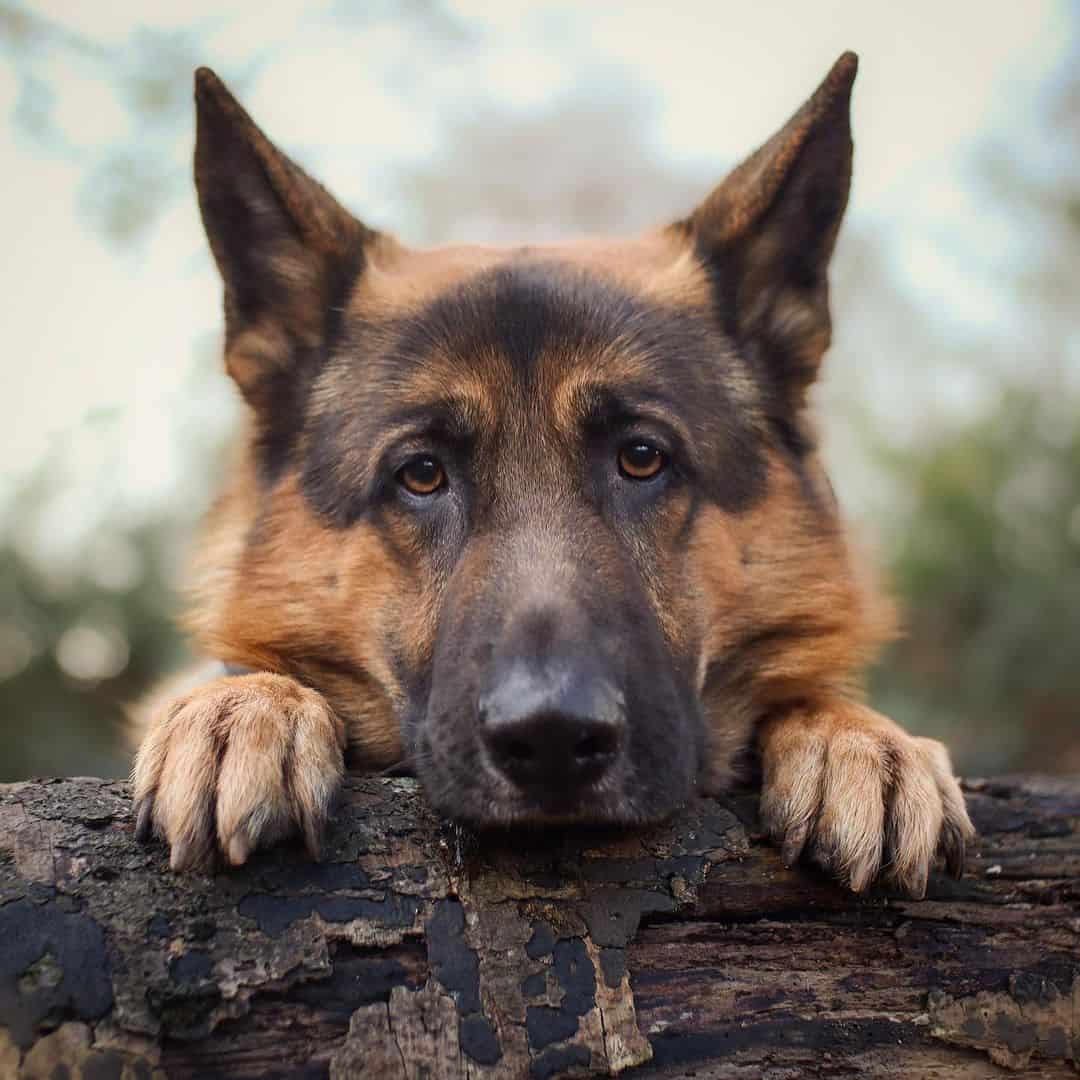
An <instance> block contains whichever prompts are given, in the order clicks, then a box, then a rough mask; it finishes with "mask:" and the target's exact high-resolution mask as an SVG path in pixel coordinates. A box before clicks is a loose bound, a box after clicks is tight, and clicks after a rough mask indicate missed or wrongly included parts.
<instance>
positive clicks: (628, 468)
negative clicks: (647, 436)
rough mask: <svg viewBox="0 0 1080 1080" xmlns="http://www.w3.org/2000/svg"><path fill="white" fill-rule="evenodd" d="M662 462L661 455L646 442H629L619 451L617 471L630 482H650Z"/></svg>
mask: <svg viewBox="0 0 1080 1080" xmlns="http://www.w3.org/2000/svg"><path fill="white" fill-rule="evenodd" d="M664 460H665V459H664V455H663V453H662V452H661V451H660V450H658V449H657V448H656V447H655V446H653V445H652V444H651V443H647V442H630V443H627V444H626V445H625V446H624V447H623V448H622V449H621V450H620V451H619V469H620V471H621V472H622V474H623V476H628V477H629V478H630V479H631V480H651V479H652V478H653V477H654V476H656V474H657V473H658V472H660V470H661V469H662V468H663V467H664Z"/></svg>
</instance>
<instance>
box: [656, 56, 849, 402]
mask: <svg viewBox="0 0 1080 1080" xmlns="http://www.w3.org/2000/svg"><path fill="white" fill-rule="evenodd" d="M857 67H858V59H857V57H856V56H855V54H854V53H850V52H848V53H844V55H843V56H841V57H840V59H839V60H837V61H836V63H835V64H834V65H833V67H832V70H831V71H830V72H829V74H828V75H827V76H826V77H825V79H824V81H823V82H822V83H821V85H820V86H819V87H818V88H817V90H816V91H815V92H814V93H813V95H812V96H811V97H810V98H809V100H808V101H806V103H805V104H804V105H803V106H802V108H800V109H799V110H798V112H796V113H795V115H794V116H793V117H792V118H791V119H790V120H789V121H788V122H787V123H786V124H785V125H784V126H783V127H782V128H781V129H780V130H779V131H778V132H777V133H776V134H775V135H773V137H772V138H771V139H769V141H768V142H766V143H765V144H764V145H763V146H761V147H760V148H759V149H758V150H757V151H755V152H754V153H753V154H751V155H750V157H749V158H747V159H746V160H745V161H743V162H742V164H740V165H739V166H738V167H736V168H735V169H734V170H733V171H732V172H731V173H730V174H729V175H728V177H727V178H726V179H725V180H724V181H723V182H722V183H721V184H720V185H719V187H717V188H716V189H715V190H714V191H713V192H712V193H711V194H710V195H709V196H708V197H707V198H706V199H705V201H704V202H703V203H701V205H700V206H699V207H698V208H697V209H696V210H695V211H694V212H693V213H692V214H691V215H690V217H689V218H687V219H686V220H685V221H682V222H679V223H678V225H677V228H679V229H681V230H683V231H684V232H685V233H686V234H687V236H688V237H689V238H690V239H691V241H692V243H693V244H694V247H695V249H696V251H697V253H698V256H699V257H700V258H701V260H702V261H703V263H704V264H705V266H706V269H707V270H708V272H709V275H710V278H711V280H712V282H713V286H714V293H715V297H716V301H717V306H718V309H719V312H720V316H721V318H722V320H723V322H724V324H725V329H726V330H727V331H728V333H729V334H730V335H731V336H732V337H733V338H734V339H735V341H736V343H737V344H738V345H739V347H740V349H741V351H742V352H743V354H744V355H746V356H747V358H748V359H749V360H750V361H751V362H753V363H755V364H756V365H757V366H759V367H760V368H761V369H762V374H763V375H764V376H766V378H767V380H768V383H769V384H770V385H771V387H772V388H773V390H774V398H775V401H774V403H773V404H774V407H775V408H776V409H778V410H779V411H780V412H782V413H785V414H787V415H791V414H792V413H793V412H797V411H798V410H799V409H800V408H801V407H802V405H803V403H804V399H805V392H806V389H807V387H808V386H809V385H810V383H812V382H813V380H814V378H815V377H816V375H817V372H818V369H819V367H820V364H821V358H822V355H823V354H824V352H825V349H826V348H827V347H828V344H829V338H830V320H829V302H828V265H829V259H830V257H831V255H832V251H833V246H834V244H835V242H836V235H837V231H838V230H839V228H840V222H841V219H842V218H843V215H844V209H845V207H846V205H847V199H848V191H849V188H850V185H851V161H852V141H851V122H850V116H849V112H850V100H851V89H852V85H853V83H854V81H855V73H856V69H857Z"/></svg>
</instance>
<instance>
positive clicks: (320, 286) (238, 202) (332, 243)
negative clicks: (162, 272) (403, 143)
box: [195, 68, 377, 408]
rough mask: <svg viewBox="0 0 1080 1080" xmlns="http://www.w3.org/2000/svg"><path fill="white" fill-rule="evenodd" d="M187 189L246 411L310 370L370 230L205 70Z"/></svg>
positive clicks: (198, 77) (200, 74)
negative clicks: (214, 269) (217, 283)
mask: <svg viewBox="0 0 1080 1080" xmlns="http://www.w3.org/2000/svg"><path fill="white" fill-rule="evenodd" d="M195 107H196V140H195V187H196V189H197V191H198V196H199V209H200V211H201V213H202V220H203V225H204V226H205V229H206V235H207V238H208V239H209V241H210V248H211V250H212V251H213V254H214V259H215V261H216V262H217V266H218V269H219V271H220V272H221V277H222V280H223V282H224V285H225V357H226V366H227V367H228V370H229V373H230V375H232V377H233V378H234V380H235V381H236V383H237V384H238V386H239V387H240V390H241V391H242V393H243V394H244V396H245V398H247V400H248V401H249V402H250V403H251V404H252V405H254V406H256V407H257V408H258V407H264V406H265V407H270V406H271V405H273V404H274V403H275V402H280V399H281V396H282V395H281V391H282V382H283V380H285V381H287V380H288V379H289V378H290V377H291V376H292V375H293V374H296V371H295V370H294V369H297V368H300V367H304V366H310V364H311V363H312V362H313V358H316V357H318V356H321V355H322V353H323V352H324V351H325V348H326V346H327V344H328V342H329V339H330V338H332V336H333V334H334V332H335V329H336V323H337V320H338V317H339V315H340V309H341V307H342V305H343V304H344V301H345V298H346V297H347V295H348V292H349V290H350V289H351V287H352V284H353V282H354V281H355V279H356V277H357V276H358V275H359V274H360V273H361V272H362V270H363V267H364V259H365V254H364V253H365V250H366V249H367V248H368V247H369V246H370V244H371V243H372V242H373V241H374V239H375V238H376V235H377V234H376V233H374V232H373V231H372V230H371V229H369V228H367V227H366V226H365V225H363V224H361V222H359V221H358V220H357V219H356V218H354V217H353V216H352V215H351V214H350V213H349V212H348V211H347V210H345V209H344V208H343V207H342V206H341V205H340V204H339V203H338V202H337V200H336V199H334V197H333V196H332V195H331V194H330V193H329V192H328V191H327V190H326V189H325V188H324V187H323V186H322V185H321V184H320V183H318V182H317V181H316V180H313V179H312V178H311V177H310V176H308V174H307V173H305V172H304V170H303V169H301V168H300V167H299V166H298V165H297V164H295V162H293V161H291V160H290V159H289V158H288V157H287V156H286V155H285V154H283V153H282V152H281V151H280V150H278V149H277V147H275V146H274V144H273V143H272V142H270V140H269V139H268V138H267V137H266V136H265V135H264V134H263V133H262V131H261V130H260V129H259V127H258V126H257V125H256V124H255V122H254V121H253V120H252V119H251V117H250V116H249V115H248V114H247V112H246V111H245V110H244V108H243V107H242V106H241V105H240V103H239V102H238V101H237V100H236V98H235V97H233V95H232V94H231V93H230V92H229V90H228V88H227V87H226V86H225V84H224V83H223V82H222V81H221V80H220V79H219V78H218V77H217V76H216V75H215V74H214V73H213V72H212V71H210V70H209V69H208V68H200V69H199V70H198V71H197V72H196V73H195Z"/></svg>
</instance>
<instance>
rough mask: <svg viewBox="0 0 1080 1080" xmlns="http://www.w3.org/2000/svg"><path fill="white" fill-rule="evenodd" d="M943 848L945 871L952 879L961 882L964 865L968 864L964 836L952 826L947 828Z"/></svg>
mask: <svg viewBox="0 0 1080 1080" xmlns="http://www.w3.org/2000/svg"><path fill="white" fill-rule="evenodd" d="M942 847H943V848H944V849H945V869H946V870H947V871H948V872H949V875H950V876H951V877H953V878H956V879H957V880H959V879H960V878H962V877H963V876H964V864H965V863H966V862H967V844H966V842H965V840H964V834H963V833H962V832H961V831H960V830H959V829H956V828H953V827H951V826H950V827H948V828H946V830H945V836H944V839H943V840H942Z"/></svg>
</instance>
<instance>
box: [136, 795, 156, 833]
mask: <svg viewBox="0 0 1080 1080" xmlns="http://www.w3.org/2000/svg"><path fill="white" fill-rule="evenodd" d="M134 810H135V839H136V840H138V841H140V842H145V841H147V840H149V839H150V837H151V835H152V834H153V831H154V797H153V796H152V795H147V796H146V798H145V799H139V801H138V802H137V803H136V804H135V806H134Z"/></svg>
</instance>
